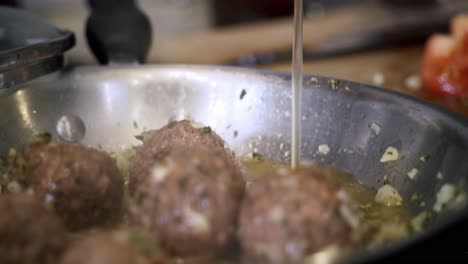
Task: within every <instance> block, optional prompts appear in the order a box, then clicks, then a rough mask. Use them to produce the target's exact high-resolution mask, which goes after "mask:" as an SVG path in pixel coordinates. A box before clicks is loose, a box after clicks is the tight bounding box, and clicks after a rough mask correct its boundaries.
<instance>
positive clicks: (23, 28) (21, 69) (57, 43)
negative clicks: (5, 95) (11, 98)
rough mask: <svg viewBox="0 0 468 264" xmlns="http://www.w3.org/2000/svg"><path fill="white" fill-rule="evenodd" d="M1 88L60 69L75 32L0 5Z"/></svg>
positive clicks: (72, 42) (71, 45)
mask: <svg viewBox="0 0 468 264" xmlns="http://www.w3.org/2000/svg"><path fill="white" fill-rule="evenodd" d="M0 25H1V26H0V89H1V88H8V87H12V86H14V85H16V84H19V83H23V82H26V81H29V80H32V79H34V78H37V77H40V76H42V75H45V74H48V73H51V72H53V71H57V70H60V69H61V68H62V67H63V65H64V62H63V54H64V52H65V51H67V50H69V49H71V48H72V47H73V46H74V45H75V38H74V35H73V33H72V32H69V31H66V30H60V29H58V28H56V27H54V26H52V25H49V24H47V23H45V22H44V21H42V20H41V19H39V18H37V17H35V16H33V15H31V14H29V13H28V12H25V11H22V10H19V9H14V8H8V7H0Z"/></svg>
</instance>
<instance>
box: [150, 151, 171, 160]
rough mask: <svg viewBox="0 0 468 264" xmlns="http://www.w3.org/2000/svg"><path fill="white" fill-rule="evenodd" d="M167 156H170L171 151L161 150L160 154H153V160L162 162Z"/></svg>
mask: <svg viewBox="0 0 468 264" xmlns="http://www.w3.org/2000/svg"><path fill="white" fill-rule="evenodd" d="M167 155H169V150H167V149H165V150H161V151H159V152H158V153H155V154H153V159H154V160H155V161H162V160H163V159H165V158H166V157H167Z"/></svg>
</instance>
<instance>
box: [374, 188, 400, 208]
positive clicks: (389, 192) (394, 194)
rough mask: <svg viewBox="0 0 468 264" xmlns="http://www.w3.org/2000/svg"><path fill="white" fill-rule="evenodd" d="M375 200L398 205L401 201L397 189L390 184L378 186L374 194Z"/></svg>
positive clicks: (388, 204) (387, 204) (389, 204)
mask: <svg viewBox="0 0 468 264" xmlns="http://www.w3.org/2000/svg"><path fill="white" fill-rule="evenodd" d="M375 201H376V202H377V203H380V204H384V205H386V206H400V205H401V204H402V202H403V198H401V196H400V194H399V193H398V191H397V190H396V189H395V188H393V187H392V186H391V185H390V184H385V185H384V186H382V187H380V189H379V190H378V191H377V195H376V196H375Z"/></svg>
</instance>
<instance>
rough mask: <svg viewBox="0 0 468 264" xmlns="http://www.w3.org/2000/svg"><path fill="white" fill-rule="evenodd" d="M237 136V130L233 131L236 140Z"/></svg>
mask: <svg viewBox="0 0 468 264" xmlns="http://www.w3.org/2000/svg"><path fill="white" fill-rule="evenodd" d="M238 135H239V132H237V130H234V138H237V136H238Z"/></svg>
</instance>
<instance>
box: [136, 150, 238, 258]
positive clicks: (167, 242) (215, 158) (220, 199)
mask: <svg viewBox="0 0 468 264" xmlns="http://www.w3.org/2000/svg"><path fill="white" fill-rule="evenodd" d="M222 151H224V150H208V149H206V148H203V147H200V146H198V147H191V148H187V147H174V148H172V150H171V151H170V152H169V153H167V154H166V155H165V156H160V157H158V158H157V159H156V160H155V162H154V163H153V167H152V168H151V173H150V175H149V177H147V179H146V181H145V182H144V184H142V185H140V186H139V188H138V189H137V192H136V193H135V196H134V204H133V206H132V207H131V210H130V211H131V216H130V221H131V223H133V224H134V225H137V226H140V227H143V228H146V229H147V230H150V232H152V233H153V235H154V238H155V239H157V240H158V242H159V244H160V245H161V246H162V247H163V248H164V249H166V250H167V251H168V252H169V254H171V255H176V256H181V257H188V256H213V255H216V254H217V253H220V252H222V251H223V250H224V249H225V248H226V247H227V246H228V245H229V243H230V242H232V240H233V237H234V235H235V230H236V222H237V221H236V219H237V214H238V209H239V205H240V199H241V195H242V193H243V188H244V181H243V178H242V175H241V173H240V172H239V170H238V168H237V167H236V166H235V165H234V164H233V163H232V162H230V161H229V160H227V159H226V157H225V156H224V155H222Z"/></svg>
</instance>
